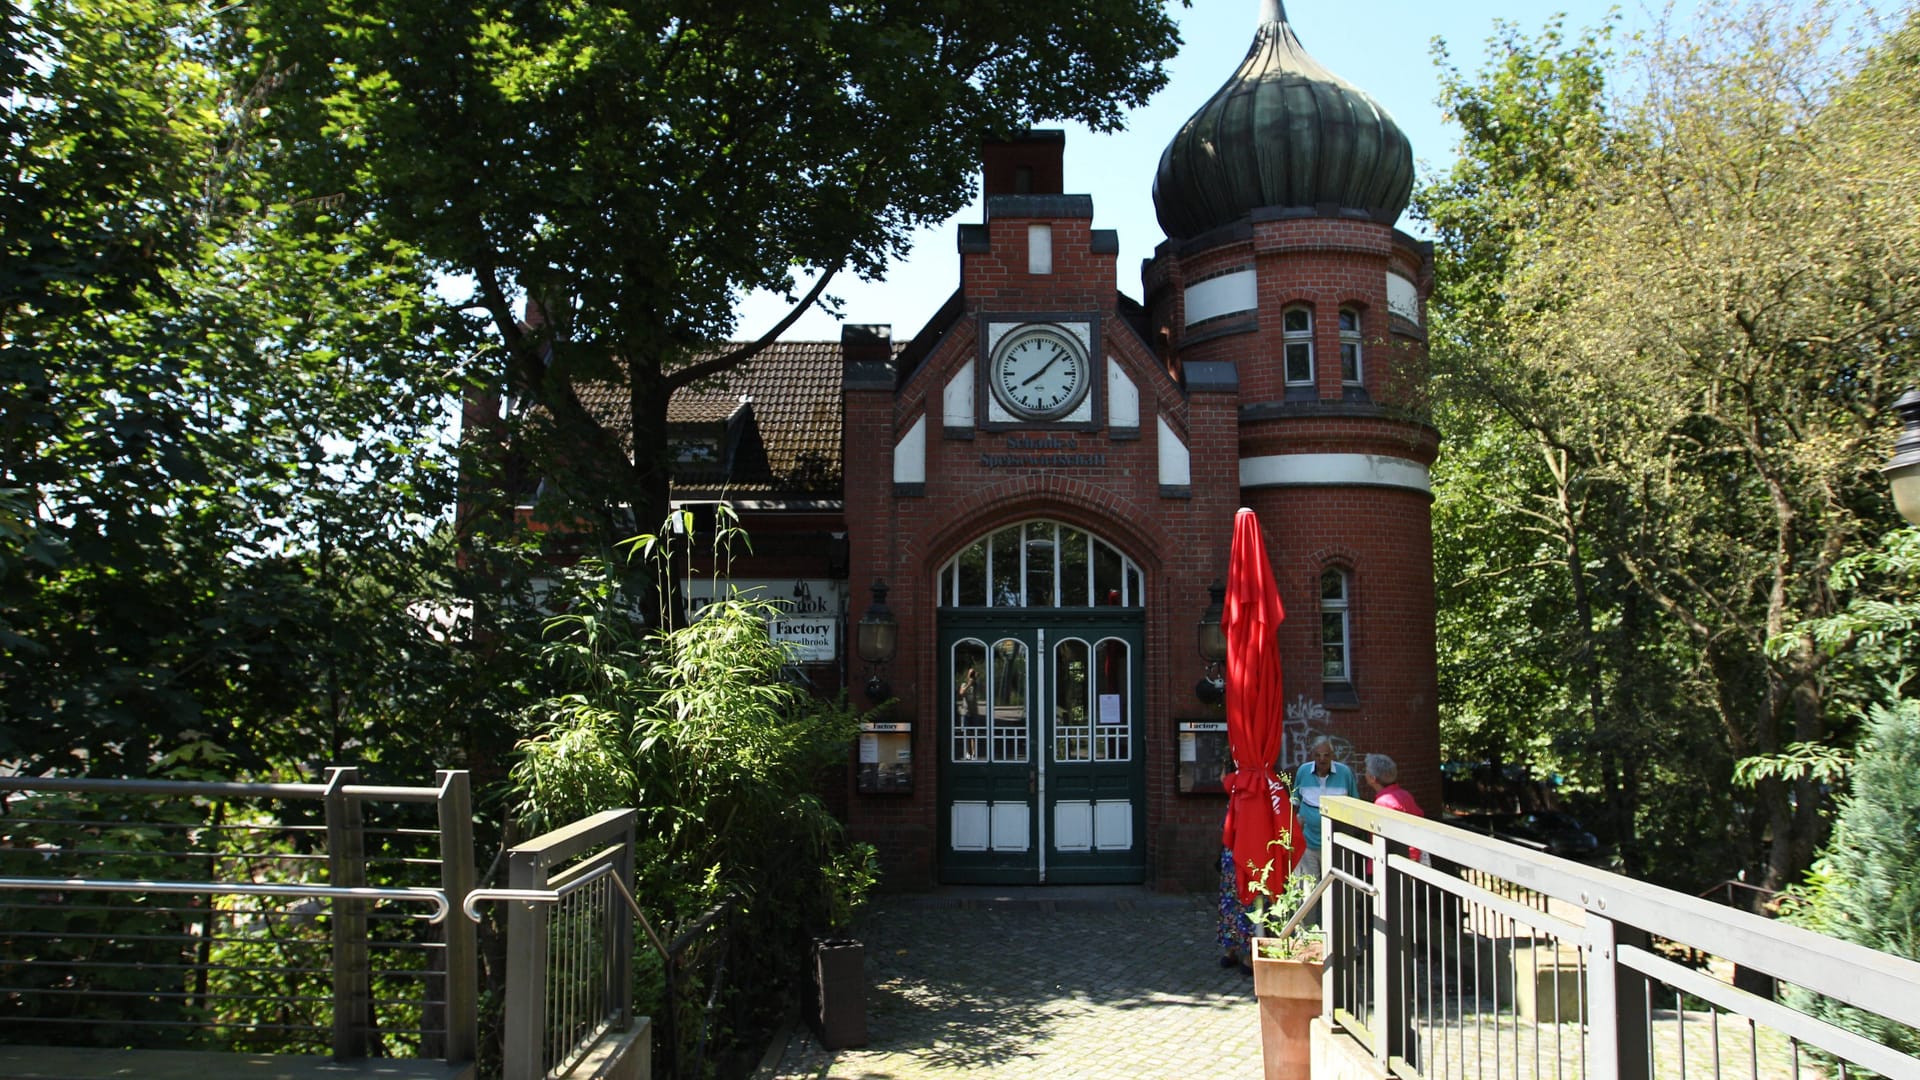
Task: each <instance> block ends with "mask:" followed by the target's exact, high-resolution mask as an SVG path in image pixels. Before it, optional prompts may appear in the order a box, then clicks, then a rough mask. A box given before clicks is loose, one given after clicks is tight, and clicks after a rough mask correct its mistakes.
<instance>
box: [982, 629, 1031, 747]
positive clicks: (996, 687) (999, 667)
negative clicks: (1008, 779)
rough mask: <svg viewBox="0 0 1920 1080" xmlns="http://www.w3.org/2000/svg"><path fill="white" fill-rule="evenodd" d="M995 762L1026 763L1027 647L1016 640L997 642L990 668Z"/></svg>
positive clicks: (989, 697)
mask: <svg viewBox="0 0 1920 1080" xmlns="http://www.w3.org/2000/svg"><path fill="white" fill-rule="evenodd" d="M987 693H988V700H989V701H990V702H992V705H991V710H992V711H991V717H990V719H991V722H992V730H991V732H990V735H991V738H992V746H991V747H990V752H991V753H992V755H993V760H994V761H1004V762H1025V761H1026V760H1027V756H1028V750H1027V646H1026V644H1025V643H1024V642H1020V641H1016V640H1014V639H1013V638H1002V639H1000V640H999V641H996V642H994V645H993V663H992V664H990V665H989V666H988V677H987Z"/></svg>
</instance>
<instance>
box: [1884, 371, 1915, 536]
mask: <svg viewBox="0 0 1920 1080" xmlns="http://www.w3.org/2000/svg"><path fill="white" fill-rule="evenodd" d="M1893 409H1894V411H1895V412H1897V413H1899V414H1900V438H1899V440H1898V441H1896V442H1895V443H1894V444H1893V457H1892V458H1891V459H1890V460H1888V462H1887V463H1886V464H1885V465H1884V466H1882V467H1881V469H1880V475H1882V476H1884V477H1886V478H1887V484H1888V485H1889V486H1890V487H1892V488H1893V506H1894V509H1896V510H1898V511H1900V516H1901V517H1903V518H1906V519H1907V522H1908V523H1909V524H1912V525H1920V390H1909V391H1907V392H1906V393H1904V394H1902V395H1900V400H1899V401H1896V402H1894V403H1893Z"/></svg>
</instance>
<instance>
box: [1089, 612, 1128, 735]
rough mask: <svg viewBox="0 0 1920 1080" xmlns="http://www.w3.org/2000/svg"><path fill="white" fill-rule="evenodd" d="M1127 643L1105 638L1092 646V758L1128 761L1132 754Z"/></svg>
mask: <svg viewBox="0 0 1920 1080" xmlns="http://www.w3.org/2000/svg"><path fill="white" fill-rule="evenodd" d="M1130 660H1131V657H1130V656H1129V655H1128V650H1127V643H1126V642H1124V641H1121V640H1119V639H1117V638H1108V639H1107V640H1105V641H1102V642H1101V643H1100V644H1098V645H1096V646H1094V650H1093V661H1094V663H1093V672H1094V691H1095V693H1094V699H1093V700H1094V725H1093V728H1094V736H1093V758H1094V760H1095V761H1128V760H1131V758H1132V757H1133V725H1132V724H1131V723H1129V722H1128V721H1129V720H1130V719H1131V718H1132V716H1133V694H1132V688H1133V674H1132V672H1131V671H1130V670H1129V666H1130Z"/></svg>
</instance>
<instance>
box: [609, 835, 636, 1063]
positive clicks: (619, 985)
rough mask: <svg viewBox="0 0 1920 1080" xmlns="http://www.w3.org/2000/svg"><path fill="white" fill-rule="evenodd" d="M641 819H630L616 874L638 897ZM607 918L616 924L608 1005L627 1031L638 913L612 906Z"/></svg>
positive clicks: (616, 860) (631, 1019)
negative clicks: (636, 857)
mask: <svg viewBox="0 0 1920 1080" xmlns="http://www.w3.org/2000/svg"><path fill="white" fill-rule="evenodd" d="M637 820H638V819H637V818H633V817H629V818H628V819H627V825H626V828H625V829H623V830H621V833H620V854H619V855H618V856H616V857H615V858H614V873H615V874H618V875H619V880H620V883H621V884H622V885H624V886H626V889H627V893H628V895H637V894H636V889H637V888H638V883H637V882H636V881H634V870H635V867H634V850H633V849H634V843H635V839H636V837H635V832H636V824H637ZM607 917H608V918H610V919H612V920H613V926H612V930H613V958H612V960H611V962H610V967H611V968H612V970H611V971H609V972H608V977H609V978H610V979H612V980H613V994H612V999H611V1000H610V1001H609V1002H608V1004H609V1005H611V1006H612V1008H613V1014H614V1015H615V1016H618V1017H619V1018H620V1028H621V1030H625V1029H626V1028H627V1027H629V1026H630V1025H631V1024H632V1023H633V919H634V913H633V912H631V911H628V910H627V909H626V907H625V906H624V905H621V904H611V905H609V906H608V913H607Z"/></svg>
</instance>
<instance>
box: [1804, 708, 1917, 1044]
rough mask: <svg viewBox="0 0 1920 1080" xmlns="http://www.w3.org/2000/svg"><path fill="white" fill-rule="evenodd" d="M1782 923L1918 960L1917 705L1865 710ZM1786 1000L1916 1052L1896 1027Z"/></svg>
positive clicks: (1839, 1007) (1909, 1034)
mask: <svg viewBox="0 0 1920 1080" xmlns="http://www.w3.org/2000/svg"><path fill="white" fill-rule="evenodd" d="M1781 916H1782V918H1784V919H1786V920H1787V921H1789V922H1793V923H1796V924H1798V925H1800V926H1804V927H1806V928H1808V929H1809V930H1815V931H1818V932H1820V933H1822V934H1827V935H1829V936H1832V937H1837V938H1840V939H1841V940H1843V941H1851V942H1855V943H1856V944H1860V945H1865V946H1867V947H1868V948H1872V949H1879V950H1881V951H1882V952H1889V953H1892V954H1894V955H1895V956H1901V957H1905V958H1907V959H1909V960H1920V700H1916V699H1913V698H1903V699H1900V700H1898V701H1895V702H1894V703H1892V704H1890V705H1889V704H1876V705H1874V706H1873V707H1872V709H1871V710H1870V712H1869V715H1868V719H1867V731H1866V734H1865V736H1864V737H1863V738H1862V740H1861V743H1860V748H1859V755H1858V758H1857V760H1856V761H1855V763H1854V768H1853V777H1852V786H1851V788H1850V790H1849V792H1848V794H1847V795H1846V796H1845V797H1843V798H1842V799H1841V800H1840V813H1839V817H1838V820H1837V821H1835V823H1834V827H1833V839H1832V841H1831V842H1830V843H1829V844H1828V845H1827V847H1826V849H1825V850H1824V851H1822V852H1821V854H1820V857H1819V858H1818V859H1817V860H1815V862H1814V865H1813V869H1812V870H1811V871H1810V872H1809V873H1808V875H1807V877H1806V881H1805V882H1804V884H1802V885H1801V886H1799V887H1798V888H1796V889H1794V890H1793V891H1792V892H1791V893H1790V894H1789V895H1788V896H1787V898H1786V900H1785V902H1784V903H1783V904H1782V906H1781ZM1785 994H1786V1000H1787V1002H1788V1003H1789V1004H1791V1005H1793V1006H1794V1007H1795V1008H1798V1009H1801V1010H1803V1011H1805V1012H1808V1013H1811V1014H1812V1015H1814V1016H1817V1017H1819V1018H1821V1019H1823V1020H1827V1021H1829V1022H1831V1023H1834V1024H1837V1025H1839V1026H1840V1027H1844V1028H1847V1029H1849V1030H1852V1031H1855V1032H1857V1033H1859V1034H1861V1035H1864V1036H1866V1037H1867V1038H1870V1039H1872V1040H1874V1041H1875V1042H1878V1043H1882V1044H1884V1045H1887V1046H1890V1047H1892V1048H1894V1049H1895V1050H1898V1051H1900V1052H1902V1053H1906V1054H1913V1053H1920V1032H1915V1031H1914V1030H1913V1029H1911V1028H1908V1027H1906V1026H1904V1025H1901V1024H1899V1023H1897V1022H1895V1021H1892V1020H1888V1019H1887V1018H1885V1017H1882V1016H1879V1015H1876V1014H1873V1013H1869V1012H1866V1011H1864V1010H1860V1009H1856V1008H1853V1007H1851V1006H1848V1005H1844V1004H1841V1003H1839V1002H1836V1001H1834V1000H1833V999H1831V998H1828V997H1824V996H1819V995H1813V994H1809V993H1806V992H1805V991H1801V990H1799V989H1798V988H1796V987H1787V988H1785Z"/></svg>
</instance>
